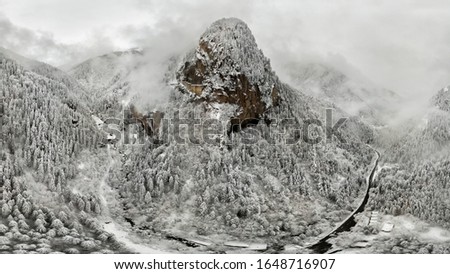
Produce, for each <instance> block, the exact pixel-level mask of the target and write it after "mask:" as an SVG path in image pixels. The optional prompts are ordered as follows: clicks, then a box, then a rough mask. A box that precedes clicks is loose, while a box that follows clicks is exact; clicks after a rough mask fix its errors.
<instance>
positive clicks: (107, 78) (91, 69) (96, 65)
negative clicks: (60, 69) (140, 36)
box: [67, 49, 143, 97]
mask: <svg viewBox="0 0 450 274" xmlns="http://www.w3.org/2000/svg"><path fill="white" fill-rule="evenodd" d="M142 55H143V51H142V50H140V49H130V50H127V51H117V52H112V53H109V54H104V55H101V56H98V57H94V58H91V59H88V60H86V61H84V62H82V63H81V64H78V65H75V66H74V67H71V68H69V69H67V72H68V74H69V75H70V76H72V77H73V78H74V79H76V80H77V81H78V82H79V83H80V84H81V85H82V86H83V87H84V88H85V89H86V90H89V92H90V93H91V94H93V95H94V94H95V96H99V97H104V96H110V95H113V94H116V95H119V96H123V95H125V94H126V93H127V91H128V88H129V86H128V81H127V77H128V75H129V74H130V72H131V71H132V70H133V69H135V68H136V66H137V65H138V63H139V58H140V57H142Z"/></svg>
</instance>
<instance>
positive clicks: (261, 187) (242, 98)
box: [115, 18, 374, 241]
mask: <svg viewBox="0 0 450 274" xmlns="http://www.w3.org/2000/svg"><path fill="white" fill-rule="evenodd" d="M176 74H177V75H176V79H177V81H178V83H177V85H176V86H175V89H174V90H173V91H172V92H173V94H172V96H171V97H170V101H169V102H168V104H167V107H166V109H165V110H164V112H165V118H167V119H169V120H170V119H173V120H172V121H176V120H177V118H178V117H179V118H181V119H183V121H184V123H185V124H184V126H189V125H190V126H193V129H192V131H190V130H189V129H187V130H186V128H185V127H183V128H180V127H178V126H176V123H174V124H166V125H165V126H166V127H167V130H163V132H162V133H161V135H160V137H159V138H160V142H159V144H158V145H156V146H155V145H153V144H150V145H145V146H143V147H140V148H139V149H136V150H133V148H131V149H130V151H128V152H127V153H126V154H127V155H128V156H127V157H125V160H124V163H125V165H124V168H123V174H122V176H123V177H126V178H127V179H126V180H121V179H118V180H117V182H116V183H115V186H117V187H118V188H120V191H119V192H120V195H121V196H122V197H124V203H126V204H127V205H128V207H129V210H128V211H127V212H128V214H129V216H130V218H132V219H133V220H135V223H136V225H137V226H146V227H153V228H154V229H155V230H157V231H161V232H166V233H167V232H168V231H170V233H174V234H180V233H183V234H186V233H189V234H192V236H195V235H197V234H199V233H200V234H203V235H213V234H216V233H226V234H227V236H226V237H237V238H240V239H245V238H248V237H254V236H255V234H254V233H255V232H256V231H257V232H256V233H257V234H256V235H258V237H267V236H269V235H271V236H272V237H271V241H272V240H273V241H276V239H279V238H280V237H282V236H283V235H284V236H286V235H289V234H290V233H292V234H301V235H302V237H303V238H310V237H311V236H312V235H318V234H320V233H321V232H323V231H324V229H325V227H328V228H331V227H333V226H334V225H335V223H334V222H333V221H331V220H330V219H327V218H325V219H327V220H325V219H324V222H322V221H321V222H318V219H316V217H317V216H324V215H328V214H330V215H335V216H337V215H339V214H341V213H342V212H346V211H347V210H348V209H350V208H352V206H353V205H354V204H353V203H354V202H355V201H356V197H357V196H358V194H359V193H360V192H361V191H363V188H364V186H363V184H362V182H363V181H364V179H363V178H364V173H365V169H366V167H367V165H368V164H369V163H370V160H371V159H372V157H374V153H373V151H372V150H371V149H370V148H369V147H368V146H366V145H365V143H363V142H362V141H361V138H359V136H358V134H355V133H354V132H352V131H351V130H350V128H352V129H355V131H357V130H356V129H360V128H361V124H360V123H358V121H349V123H350V125H352V126H349V127H347V128H346V127H343V128H342V130H340V131H342V136H343V139H345V141H344V142H342V140H336V139H334V140H333V141H329V142H326V141H325V139H326V138H325V135H324V134H325V132H327V129H326V127H325V122H323V124H318V125H317V127H312V126H311V128H309V131H308V132H309V134H310V135H308V136H303V138H302V132H303V131H302V127H303V126H304V124H307V123H308V121H319V120H321V119H322V113H323V112H325V106H326V105H327V103H325V102H321V101H320V100H317V99H314V98H312V97H310V96H307V95H305V94H303V93H301V92H298V91H296V90H294V89H292V88H291V87H289V86H288V85H286V84H283V83H282V82H281V81H280V80H279V79H278V77H277V76H276V74H275V73H274V72H273V71H272V69H271V65H270V62H269V60H268V59H267V58H266V57H265V56H264V54H263V53H262V51H261V50H260V49H259V48H258V46H257V44H256V42H255V38H254V37H253V35H252V33H251V31H250V30H249V28H248V26H247V25H246V24H245V23H244V22H243V21H241V20H239V19H235V18H229V19H221V20H219V21H216V22H214V23H213V24H212V25H211V27H210V28H208V29H207V30H206V31H205V32H204V34H203V35H202V36H201V37H200V39H199V45H198V46H197V48H196V49H194V50H193V51H191V52H189V53H187V55H186V57H185V58H184V59H183V61H182V62H180V66H179V69H178V70H177V72H176ZM336 113H337V114H336V115H340V113H343V112H342V111H340V112H338V111H337V112H336ZM211 119H216V120H215V121H217V120H218V121H219V125H225V127H219V129H217V128H215V126H217V124H213V125H214V127H213V126H212V125H211V127H209V126H206V124H204V126H203V128H202V127H201V124H203V123H204V122H205V121H207V122H211ZM335 120H337V118H335ZM356 120H357V119H356ZM220 122H222V123H220ZM334 122H335V121H333V123H334ZM194 125H196V126H194ZM199 126H200V127H199ZM230 126H231V127H233V126H240V129H242V130H230ZM163 128H164V126H163ZM195 128H197V129H195ZM201 129H203V130H206V129H208V130H209V131H208V132H209V135H214V137H213V138H209V139H205V138H202V137H203V136H204V135H203V132H202V131H201ZM328 130H329V129H328ZM361 131H362V130H361ZM211 133H214V134H211ZM227 133H228V134H227ZM314 136H320V138H322V140H323V142H317V143H315V144H311V142H309V141H308V139H309V138H310V137H314ZM292 140H295V141H293V142H292ZM175 201H176V202H175ZM316 203H321V204H323V205H324V206H325V207H326V208H328V209H329V210H327V211H322V210H320V209H317V208H315V205H316ZM311 210H312V211H314V212H317V215H316V217H312V218H311V216H310V213H308V212H311ZM167 212H170V214H171V216H173V217H174V218H169V219H168V218H167V214H166V213H167ZM138 214H139V215H142V214H144V215H145V216H148V218H146V219H145V220H143V219H142V218H140V217H138ZM282 216H283V217H282ZM286 217H287V219H286ZM338 219H339V218H338ZM302 220H303V221H302ZM252 231H253V232H252ZM307 231H308V232H307Z"/></svg>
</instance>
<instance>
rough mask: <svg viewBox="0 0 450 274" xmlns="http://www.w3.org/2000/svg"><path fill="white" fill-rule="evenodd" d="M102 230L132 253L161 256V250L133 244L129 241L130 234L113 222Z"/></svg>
mask: <svg viewBox="0 0 450 274" xmlns="http://www.w3.org/2000/svg"><path fill="white" fill-rule="evenodd" d="M103 229H104V230H105V231H107V232H109V233H111V234H114V235H115V236H116V237H117V240H119V241H120V242H122V243H124V244H125V246H126V247H127V248H128V249H130V250H131V251H133V252H136V253H142V254H163V253H165V252H162V251H161V250H157V249H154V248H151V247H149V246H147V245H144V244H138V243H135V242H134V241H133V240H131V239H130V233H129V232H128V231H126V230H125V229H124V228H123V227H122V226H120V225H119V224H117V223H115V222H109V223H107V224H105V225H104V226H103Z"/></svg>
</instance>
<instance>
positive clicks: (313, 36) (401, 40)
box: [0, 0, 450, 100]
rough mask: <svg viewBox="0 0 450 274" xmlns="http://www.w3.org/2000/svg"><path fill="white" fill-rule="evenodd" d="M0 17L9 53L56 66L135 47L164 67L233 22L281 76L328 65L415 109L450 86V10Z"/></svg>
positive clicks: (326, 4)
mask: <svg viewBox="0 0 450 274" xmlns="http://www.w3.org/2000/svg"><path fill="white" fill-rule="evenodd" d="M0 7H1V10H2V11H3V12H4V14H5V15H6V16H7V18H9V19H11V21H12V22H14V26H16V29H15V31H13V32H12V34H11V33H10V34H9V35H10V36H9V39H10V41H9V45H15V46H16V47H15V48H12V49H13V50H16V51H19V53H22V54H25V55H28V56H31V57H35V58H38V59H41V60H44V61H47V62H50V63H52V64H56V65H59V64H62V63H63V62H75V61H79V60H81V59H82V58H85V57H87V56H90V55H93V54H99V53H100V52H101V51H105V52H107V51H110V50H112V49H124V48H126V47H134V46H140V47H150V48H153V50H154V52H153V53H149V56H151V58H150V59H155V58H156V59H158V58H160V57H161V56H168V55H170V54H172V53H176V52H182V51H184V50H185V49H186V48H189V47H191V46H193V45H195V43H196V42H197V41H198V38H199V36H200V35H201V33H202V32H203V31H204V29H205V28H206V27H207V26H208V25H209V24H211V22H212V21H214V20H217V19H219V18H222V17H230V16H233V17H238V18H241V19H243V20H244V21H246V22H247V23H248V25H249V27H250V28H251V29H252V31H253V33H254V35H255V37H256V40H257V42H258V44H259V46H260V48H261V49H262V50H263V51H264V52H265V54H266V55H267V56H268V57H269V58H270V59H271V60H272V63H273V66H274V68H275V69H276V70H278V71H281V70H282V68H283V66H284V64H285V63H287V62H292V61H294V62H296V61H298V62H304V61H314V60H321V61H324V60H325V61H329V62H331V63H333V65H334V66H337V67H338V68H339V66H341V67H342V68H343V70H346V72H347V73H353V72H355V71H359V72H361V74H364V75H366V76H367V78H369V79H371V80H372V81H373V82H375V83H378V84H379V85H381V86H384V87H387V88H390V89H392V90H395V91H396V92H398V93H400V94H402V95H405V97H410V98H411V97H414V98H417V99H418V100H423V99H424V98H427V97H429V96H430V95H431V93H433V92H435V91H437V90H438V89H439V88H441V87H442V86H445V85H448V84H449V83H450V65H449V63H448V61H447V59H448V56H450V47H448V45H449V44H450V34H449V32H448V30H449V28H448V18H450V8H448V4H447V2H446V1H444V0H442V1H431V2H430V1H427V2H426V3H425V2H422V1H418V0H415V1H407V0H399V1H388V0H385V1H375V0H369V1H358V0H350V1H344V0H335V1H320V0H319V1H318V0H303V1H289V0H284V1H268V0H263V1H241V2H236V1H232V0H228V1H227V0H218V1H174V0H168V1H155V0H150V1H144V0H141V1H139V0H132V1H115V0H114V1H110V0H109V1H108V0H100V1H89V0H81V1H80V0H78V1H57V0H39V1H21V0H18V1H2V2H0ZM10 23H11V22H10ZM18 26H20V27H18ZM19 30H20V31H19ZM43 31H45V32H43ZM0 32H1V31H0ZM14 33H16V34H17V36H18V38H17V39H19V41H21V40H20V39H24V38H23V36H24V33H27V34H26V35H25V36H26V37H27V39H28V40H26V41H32V42H31V44H30V45H22V46H20V45H19V46H17V45H18V43H16V44H14V43H12V42H11V41H13V40H14V39H15V38H14V39H13V36H14ZM2 34H3V33H2ZM1 43H3V44H4V41H3V42H1ZM31 45H33V46H31ZM21 51H22V52H21ZM158 62H159V61H158ZM352 71H353V72H352Z"/></svg>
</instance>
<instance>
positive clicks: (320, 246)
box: [307, 146, 381, 253]
mask: <svg viewBox="0 0 450 274" xmlns="http://www.w3.org/2000/svg"><path fill="white" fill-rule="evenodd" d="M369 147H370V146H369ZM370 148H371V149H372V150H374V151H375V153H376V155H377V156H376V157H377V158H376V159H375V162H374V164H373V167H372V170H371V172H370V174H369V176H367V178H366V182H367V186H366V191H365V195H364V198H363V199H362V200H361V203H360V204H359V206H358V207H357V208H356V209H355V210H354V211H353V212H352V213H351V214H350V215H349V216H348V217H347V218H346V219H345V220H344V221H342V222H341V223H340V224H339V225H337V226H336V227H335V228H334V229H333V230H332V231H331V232H330V233H328V234H327V235H326V236H324V237H322V238H321V239H320V240H318V241H317V242H316V243H314V244H312V245H310V246H308V247H307V248H308V249H312V250H313V251H314V252H316V253H326V252H327V251H328V250H330V249H331V248H332V247H333V245H332V244H330V243H329V242H328V240H329V239H330V238H333V237H336V236H337V235H338V234H339V233H341V232H344V231H349V230H350V229H351V228H352V227H353V226H355V225H356V221H355V215H356V214H357V213H360V212H363V211H364V208H365V206H366V204H367V202H368V201H369V194H370V188H371V187H372V186H373V184H372V183H373V179H374V177H375V172H376V170H377V168H378V163H379V161H380V157H381V155H380V153H379V152H378V151H377V150H375V149H374V148H372V147H370Z"/></svg>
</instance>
